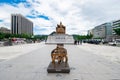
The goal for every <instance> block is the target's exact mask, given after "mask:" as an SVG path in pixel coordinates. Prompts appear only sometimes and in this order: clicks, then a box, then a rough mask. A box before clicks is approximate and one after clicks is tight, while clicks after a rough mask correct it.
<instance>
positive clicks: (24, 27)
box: [11, 14, 33, 35]
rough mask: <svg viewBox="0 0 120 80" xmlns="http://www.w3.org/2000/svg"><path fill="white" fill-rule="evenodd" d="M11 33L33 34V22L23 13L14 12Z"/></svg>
mask: <svg viewBox="0 0 120 80" xmlns="http://www.w3.org/2000/svg"><path fill="white" fill-rule="evenodd" d="M11 33H12V34H30V35H33V22H31V21H30V20H28V19H27V18H25V17H24V16H22V15H21V14H12V15H11Z"/></svg>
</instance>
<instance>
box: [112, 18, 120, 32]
mask: <svg viewBox="0 0 120 80" xmlns="http://www.w3.org/2000/svg"><path fill="white" fill-rule="evenodd" d="M112 28H113V31H112V32H113V34H115V32H114V29H117V28H120V20H116V21H113V22H112Z"/></svg>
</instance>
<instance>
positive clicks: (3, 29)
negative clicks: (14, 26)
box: [0, 27, 11, 33]
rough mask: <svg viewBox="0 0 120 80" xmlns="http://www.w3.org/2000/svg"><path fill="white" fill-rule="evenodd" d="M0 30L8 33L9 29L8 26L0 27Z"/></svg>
mask: <svg viewBox="0 0 120 80" xmlns="http://www.w3.org/2000/svg"><path fill="white" fill-rule="evenodd" d="M0 32H2V33H10V32H11V31H10V30H9V29H8V28H5V27H0Z"/></svg>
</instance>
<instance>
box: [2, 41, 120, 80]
mask: <svg viewBox="0 0 120 80" xmlns="http://www.w3.org/2000/svg"><path fill="white" fill-rule="evenodd" d="M20 46H21V45H20ZM55 47H56V45H45V44H44V43H39V44H29V45H25V46H24V49H21V50H20V48H19V46H18V47H13V46H12V47H11V48H10V49H7V50H6V55H7V57H6V56H5V55H4V58H3V57H1V58H2V59H6V60H4V61H1V62H0V80H120V63H119V61H120V60H119V57H120V50H119V49H120V48H119V47H112V46H102V45H91V44H83V45H65V48H66V49H67V52H68V59H69V60H68V62H69V65H70V68H71V71H70V73H69V74H62V73H52V74H51V73H47V67H48V65H49V63H50V62H51V57H50V52H51V51H52V50H53V49H54V48H55ZM5 48H6V47H4V48H3V47H2V49H1V48H0V50H4V49H5ZM13 50H15V51H16V52H17V51H20V52H21V54H20V53H18V54H19V55H17V54H16V53H15V55H16V56H14V57H11V56H12V55H14V54H11V53H10V51H11V52H12V51H13ZM0 52H1V51H0ZM2 52H3V53H5V52H4V51H2ZM3 53H0V56H1V54H2V55H3ZM9 53H10V54H11V55H10V58H9ZM116 57H117V60H116Z"/></svg>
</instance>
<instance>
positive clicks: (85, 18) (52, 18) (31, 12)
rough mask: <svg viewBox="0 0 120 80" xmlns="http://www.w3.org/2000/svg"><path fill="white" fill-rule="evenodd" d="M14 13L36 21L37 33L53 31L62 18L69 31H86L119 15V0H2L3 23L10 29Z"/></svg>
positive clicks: (2, 24) (75, 32)
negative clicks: (11, 17)
mask: <svg viewBox="0 0 120 80" xmlns="http://www.w3.org/2000/svg"><path fill="white" fill-rule="evenodd" d="M14 13H15V14H17V13H18V14H22V15H23V16H25V17H26V18H28V19H29V20H31V21H32V22H33V23H34V34H50V33H51V32H53V31H55V28H56V25H57V24H59V22H60V21H62V23H63V24H64V25H65V26H66V28H67V33H68V34H86V33H87V30H89V29H92V28H94V27H95V26H97V25H100V24H103V23H106V22H110V21H113V20H118V19H120V1H119V0H99V1H98V0H0V27H2V26H4V27H7V28H9V29H10V22H11V21H10V16H11V14H14Z"/></svg>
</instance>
